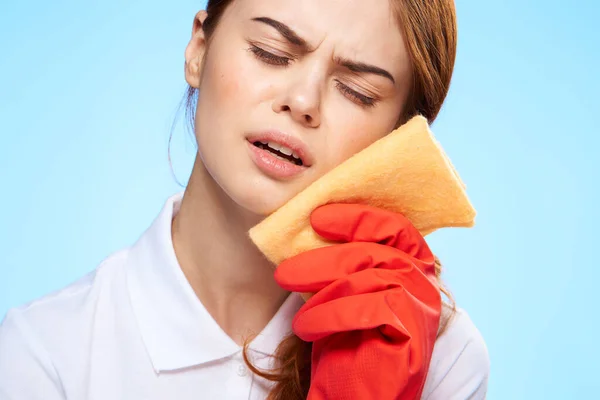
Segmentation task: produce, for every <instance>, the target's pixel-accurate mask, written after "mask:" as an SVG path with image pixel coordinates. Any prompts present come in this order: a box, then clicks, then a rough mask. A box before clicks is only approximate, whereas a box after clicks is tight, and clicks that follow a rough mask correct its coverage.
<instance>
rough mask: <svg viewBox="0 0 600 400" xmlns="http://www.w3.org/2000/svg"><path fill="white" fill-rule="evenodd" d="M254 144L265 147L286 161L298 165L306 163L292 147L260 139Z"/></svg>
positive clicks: (260, 147)
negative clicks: (260, 140)
mask: <svg viewBox="0 0 600 400" xmlns="http://www.w3.org/2000/svg"><path fill="white" fill-rule="evenodd" d="M252 144H253V145H254V146H256V147H258V148H259V149H263V150H266V151H268V152H270V153H271V154H273V155H274V156H276V157H278V158H280V159H282V160H284V161H288V162H290V163H292V164H295V165H298V166H303V165H304V163H303V162H302V159H301V158H300V157H299V156H298V155H297V154H296V153H295V152H293V151H292V149H289V148H287V147H285V146H281V145H279V144H277V143H273V142H258V141H256V142H253V143H252Z"/></svg>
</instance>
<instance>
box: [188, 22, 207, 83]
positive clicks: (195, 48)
mask: <svg viewBox="0 0 600 400" xmlns="http://www.w3.org/2000/svg"><path fill="white" fill-rule="evenodd" d="M207 15H208V14H207V13H206V11H205V10H202V11H199V12H198V14H196V16H195V17H194V25H193V27H192V38H191V39H190V41H189V43H188V45H187V47H186V48H185V68H184V69H185V80H186V81H187V83H188V84H189V85H190V86H192V87H194V88H196V89H197V88H199V86H200V76H201V74H202V66H203V62H202V61H203V60H204V55H205V52H206V38H205V36H204V30H203V29H202V25H203V24H204V20H205V19H206V16H207Z"/></svg>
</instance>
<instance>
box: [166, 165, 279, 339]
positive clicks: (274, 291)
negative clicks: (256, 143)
mask: <svg viewBox="0 0 600 400" xmlns="http://www.w3.org/2000/svg"><path fill="white" fill-rule="evenodd" d="M261 219H262V217H261V216H258V215H256V214H252V213H250V212H249V211H248V210H245V209H243V208H241V207H240V206H239V205H237V204H236V203H234V202H233V201H232V200H231V199H230V198H229V197H228V196H227V194H226V193H225V192H224V191H223V190H222V189H221V187H220V186H219V185H218V184H217V183H216V182H215V181H214V180H213V179H212V177H211V176H210V174H209V173H208V171H207V170H206V168H205V167H204V165H203V164H202V161H201V160H200V158H199V157H197V158H196V162H195V164H194V168H193V171H192V175H191V177H190V181H189V183H188V186H187V188H186V190H185V193H184V196H183V200H182V203H181V207H180V209H179V212H178V213H177V215H176V216H175V218H174V219H173V229H172V235H173V245H174V248H175V254H176V255H177V259H178V261H179V264H180V265H181V269H182V270H183V273H184V274H185V276H186V278H187V279H188V281H189V283H190V285H191V286H192V288H193V289H194V291H195V293H196V295H197V296H198V298H199V299H200V301H201V302H202V304H203V305H204V307H205V308H206V309H207V310H208V312H209V313H210V314H211V315H212V316H213V318H214V319H215V321H216V322H217V323H218V324H219V325H220V326H221V328H222V329H223V330H224V331H225V332H226V333H227V334H228V335H229V336H230V337H231V338H232V339H233V340H235V341H236V342H237V343H239V344H241V343H242V342H243V341H244V340H245V339H246V338H247V337H248V334H252V333H259V332H260V331H261V330H262V329H263V328H264V327H265V326H266V324H267V323H268V322H269V321H270V320H271V318H272V317H273V315H274V314H275V313H276V312H277V310H278V309H279V307H280V306H281V304H282V303H283V301H284V300H285V298H286V297H287V295H288V293H287V292H285V291H284V290H283V289H281V288H280V287H279V286H278V285H277V283H276V282H275V280H274V279H273V265H272V264H271V263H270V262H269V261H268V260H267V259H266V258H265V257H264V256H263V255H262V253H261V252H260V251H259V250H258V249H257V248H256V246H255V245H254V244H253V243H252V241H251V240H250V238H249V236H248V234H247V232H248V230H249V229H250V228H251V227H252V226H254V225H255V224H257V223H258V222H260V220H261Z"/></svg>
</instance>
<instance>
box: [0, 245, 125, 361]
mask: <svg viewBox="0 0 600 400" xmlns="http://www.w3.org/2000/svg"><path fill="white" fill-rule="evenodd" d="M126 257H127V251H126V250H122V251H119V252H116V253H114V254H113V255H111V256H110V257H108V258H107V259H105V260H104V261H103V262H102V263H101V264H100V265H99V266H98V267H97V268H96V269H95V270H93V271H92V272H90V273H88V274H87V275H85V276H83V277H82V278H80V279H78V280H77V281H75V282H73V283H71V284H70V285H68V286H66V287H64V288H63V289H60V290H58V291H55V292H53V293H50V294H47V295H45V296H43V297H41V298H38V299H36V300H34V301H32V302H29V303H27V304H24V305H22V306H20V307H15V308H12V309H10V310H9V311H8V312H7V314H6V316H5V317H4V319H3V321H2V323H1V324H0V354H2V350H3V349H5V348H6V347H10V346H11V345H12V343H13V342H15V341H19V342H23V344H25V342H26V343H27V345H28V346H43V347H52V346H53V345H56V343H66V342H67V341H69V340H70V339H74V338H72V337H71V336H75V335H76V334H77V332H80V331H81V329H82V328H83V327H84V326H85V324H86V323H88V322H89V321H90V318H91V317H92V316H93V314H94V310H95V309H96V304H97V303H98V301H99V300H100V299H101V298H102V297H103V293H105V292H106V291H107V290H110V287H111V286H112V284H113V283H114V282H115V280H117V279H118V275H119V270H120V269H122V268H120V267H121V266H122V265H123V264H124V262H125V259H126ZM71 344H73V343H72V342H71Z"/></svg>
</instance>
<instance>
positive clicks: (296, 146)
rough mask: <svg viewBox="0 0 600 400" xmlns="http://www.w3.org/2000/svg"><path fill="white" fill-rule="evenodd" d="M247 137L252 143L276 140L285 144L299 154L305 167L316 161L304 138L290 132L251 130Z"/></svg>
mask: <svg viewBox="0 0 600 400" xmlns="http://www.w3.org/2000/svg"><path fill="white" fill-rule="evenodd" d="M246 139H247V140H248V141H249V142H250V143H255V142H274V143H277V144H279V145H281V146H285V147H287V148H289V149H292V151H293V152H295V153H296V154H298V156H299V157H300V159H301V160H302V165H303V166H305V167H310V166H311V165H312V164H313V162H314V159H313V157H312V154H311V153H310V151H309V150H308V147H307V146H306V144H304V142H302V140H300V139H298V138H296V137H294V136H292V135H290V134H288V133H285V132H281V131H277V130H268V131H257V132H250V133H249V134H248V135H247V136H246Z"/></svg>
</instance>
